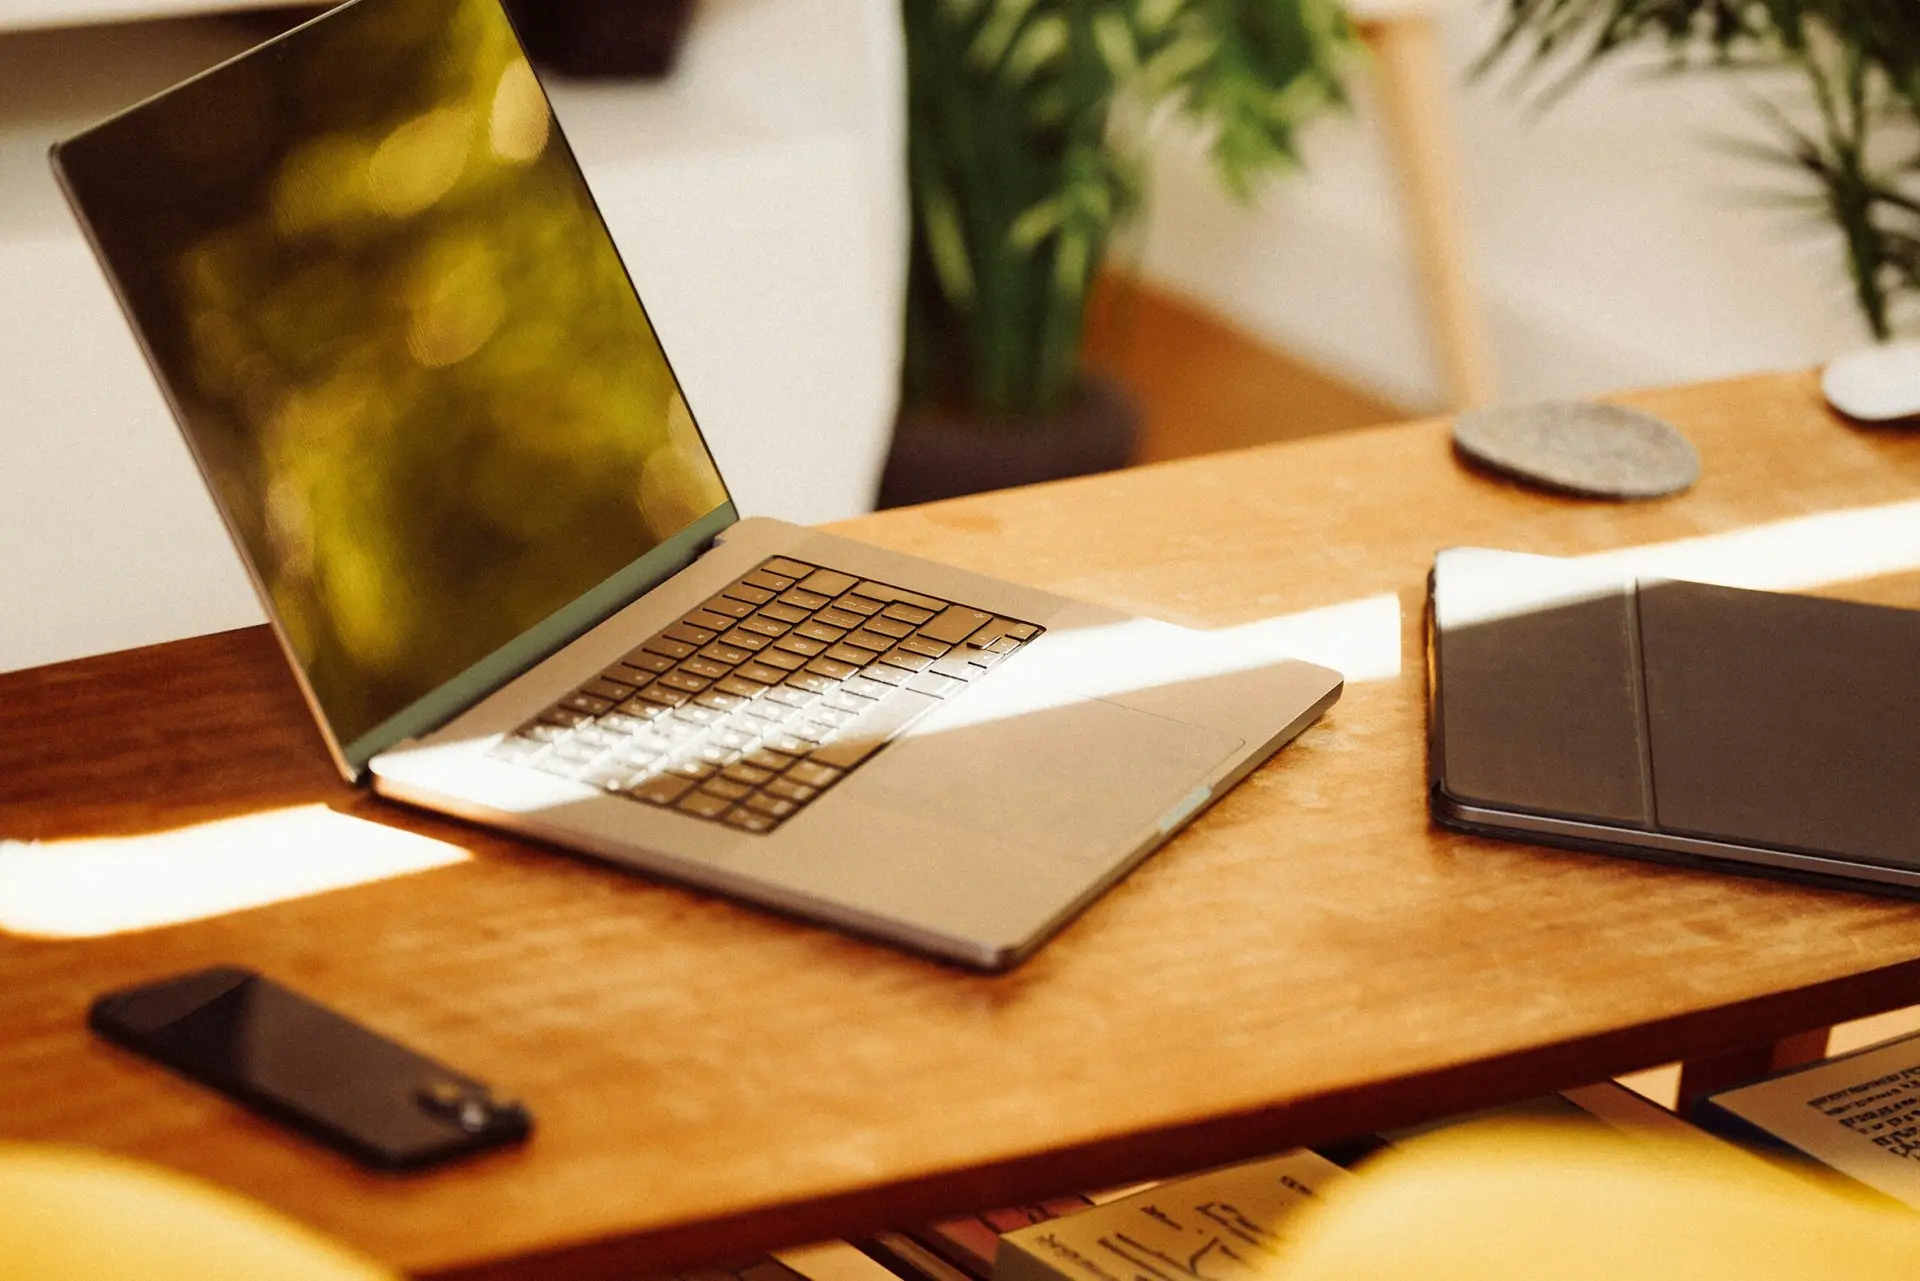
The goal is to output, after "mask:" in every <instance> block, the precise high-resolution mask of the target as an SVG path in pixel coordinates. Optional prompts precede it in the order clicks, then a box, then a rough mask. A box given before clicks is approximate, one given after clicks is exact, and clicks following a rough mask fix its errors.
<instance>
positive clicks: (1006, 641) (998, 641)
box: [986, 636, 1020, 654]
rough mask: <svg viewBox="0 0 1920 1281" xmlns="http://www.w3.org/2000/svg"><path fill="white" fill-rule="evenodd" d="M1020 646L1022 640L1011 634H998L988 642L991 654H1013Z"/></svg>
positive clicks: (988, 649) (988, 650) (987, 646)
mask: <svg viewBox="0 0 1920 1281" xmlns="http://www.w3.org/2000/svg"><path fill="white" fill-rule="evenodd" d="M1019 648H1020V642H1019V641H1017V640H1015V639H1014V638H1013V637H1011V636H996V637H994V638H993V639H992V640H990V641H988V642H987V644H986V651H987V652H988V653H989V654H1011V653H1013V651H1014V650H1016V649H1019Z"/></svg>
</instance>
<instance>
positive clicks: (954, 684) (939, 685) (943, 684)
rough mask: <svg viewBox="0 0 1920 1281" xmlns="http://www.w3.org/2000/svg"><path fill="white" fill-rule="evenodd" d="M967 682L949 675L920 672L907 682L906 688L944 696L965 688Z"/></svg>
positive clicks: (939, 696)
mask: <svg viewBox="0 0 1920 1281" xmlns="http://www.w3.org/2000/svg"><path fill="white" fill-rule="evenodd" d="M966 687H967V683H966V682H965V681H961V680H955V679H954V678H953V677H951V676H941V675H938V674H936V673H934V672H921V673H920V674H919V675H918V676H916V677H914V678H913V679H912V680H910V681H908V682H907V688H908V689H913V690H919V691H920V692H921V693H922V694H931V695H933V696H934V697H935V698H945V697H946V696H947V695H949V694H951V693H953V692H954V691H955V690H961V689H965V688H966Z"/></svg>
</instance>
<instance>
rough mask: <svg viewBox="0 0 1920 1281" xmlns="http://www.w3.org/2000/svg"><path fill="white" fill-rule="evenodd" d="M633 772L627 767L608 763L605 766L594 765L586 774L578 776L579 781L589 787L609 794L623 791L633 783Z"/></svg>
mask: <svg viewBox="0 0 1920 1281" xmlns="http://www.w3.org/2000/svg"><path fill="white" fill-rule="evenodd" d="M635 772H636V771H635V770H633V769H632V768H630V767H629V766H626V765H621V764H618V763H615V762H609V763H608V764H605V765H596V766H594V767H593V768H592V769H590V770H588V771H587V772H586V773H584V774H582V775H580V781H581V782H582V783H585V784H586V785H587V786H589V787H599V788H604V789H605V790H607V791H609V792H621V791H625V790H626V788H627V785H628V784H630V783H632V782H633V776H634V774H635Z"/></svg>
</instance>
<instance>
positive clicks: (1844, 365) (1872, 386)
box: [1820, 342, 1920, 423]
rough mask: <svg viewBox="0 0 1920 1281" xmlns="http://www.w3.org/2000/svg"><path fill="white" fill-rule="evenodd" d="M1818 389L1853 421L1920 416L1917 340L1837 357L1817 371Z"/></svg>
mask: <svg viewBox="0 0 1920 1281" xmlns="http://www.w3.org/2000/svg"><path fill="white" fill-rule="evenodd" d="M1820 390H1821V392H1822V393H1823V394H1824V395H1825V396H1826V398H1827V403H1828V404H1829V405H1832V406H1833V407H1834V408H1835V409H1837V410H1839V411H1840V412H1841V413H1843V414H1845V415H1846V416H1847V417H1849V418H1851V419H1853V420H1854V421H1856V422H1863V423H1897V422H1905V421H1907V420H1909V419H1912V418H1916V417H1920V343H1917V342H1897V343H1888V344H1886V345H1885V346H1882V347H1868V348H1866V349H1865V350H1863V351H1854V352H1848V353H1847V354H1846V355H1844V356H1836V357H1835V358H1834V359H1833V360H1831V361H1829V362H1827V367H1826V368H1825V369H1824V370H1822V371H1821V373H1820Z"/></svg>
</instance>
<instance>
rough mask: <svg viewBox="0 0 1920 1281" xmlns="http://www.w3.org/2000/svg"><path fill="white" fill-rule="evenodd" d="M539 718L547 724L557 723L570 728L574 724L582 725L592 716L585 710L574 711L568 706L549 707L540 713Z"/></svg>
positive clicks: (564, 727) (561, 726) (563, 727)
mask: <svg viewBox="0 0 1920 1281" xmlns="http://www.w3.org/2000/svg"><path fill="white" fill-rule="evenodd" d="M540 719H541V720H542V721H544V722H546V723H547V724H548V725H558V726H559V727H560V728H562V729H572V728H573V727H574V726H575V725H584V724H586V723H587V722H588V721H590V720H592V719H593V717H591V716H589V715H587V714H586V713H585V712H576V711H574V710H573V709H572V708H570V707H549V708H548V709H547V710H546V711H544V712H542V713H540Z"/></svg>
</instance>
